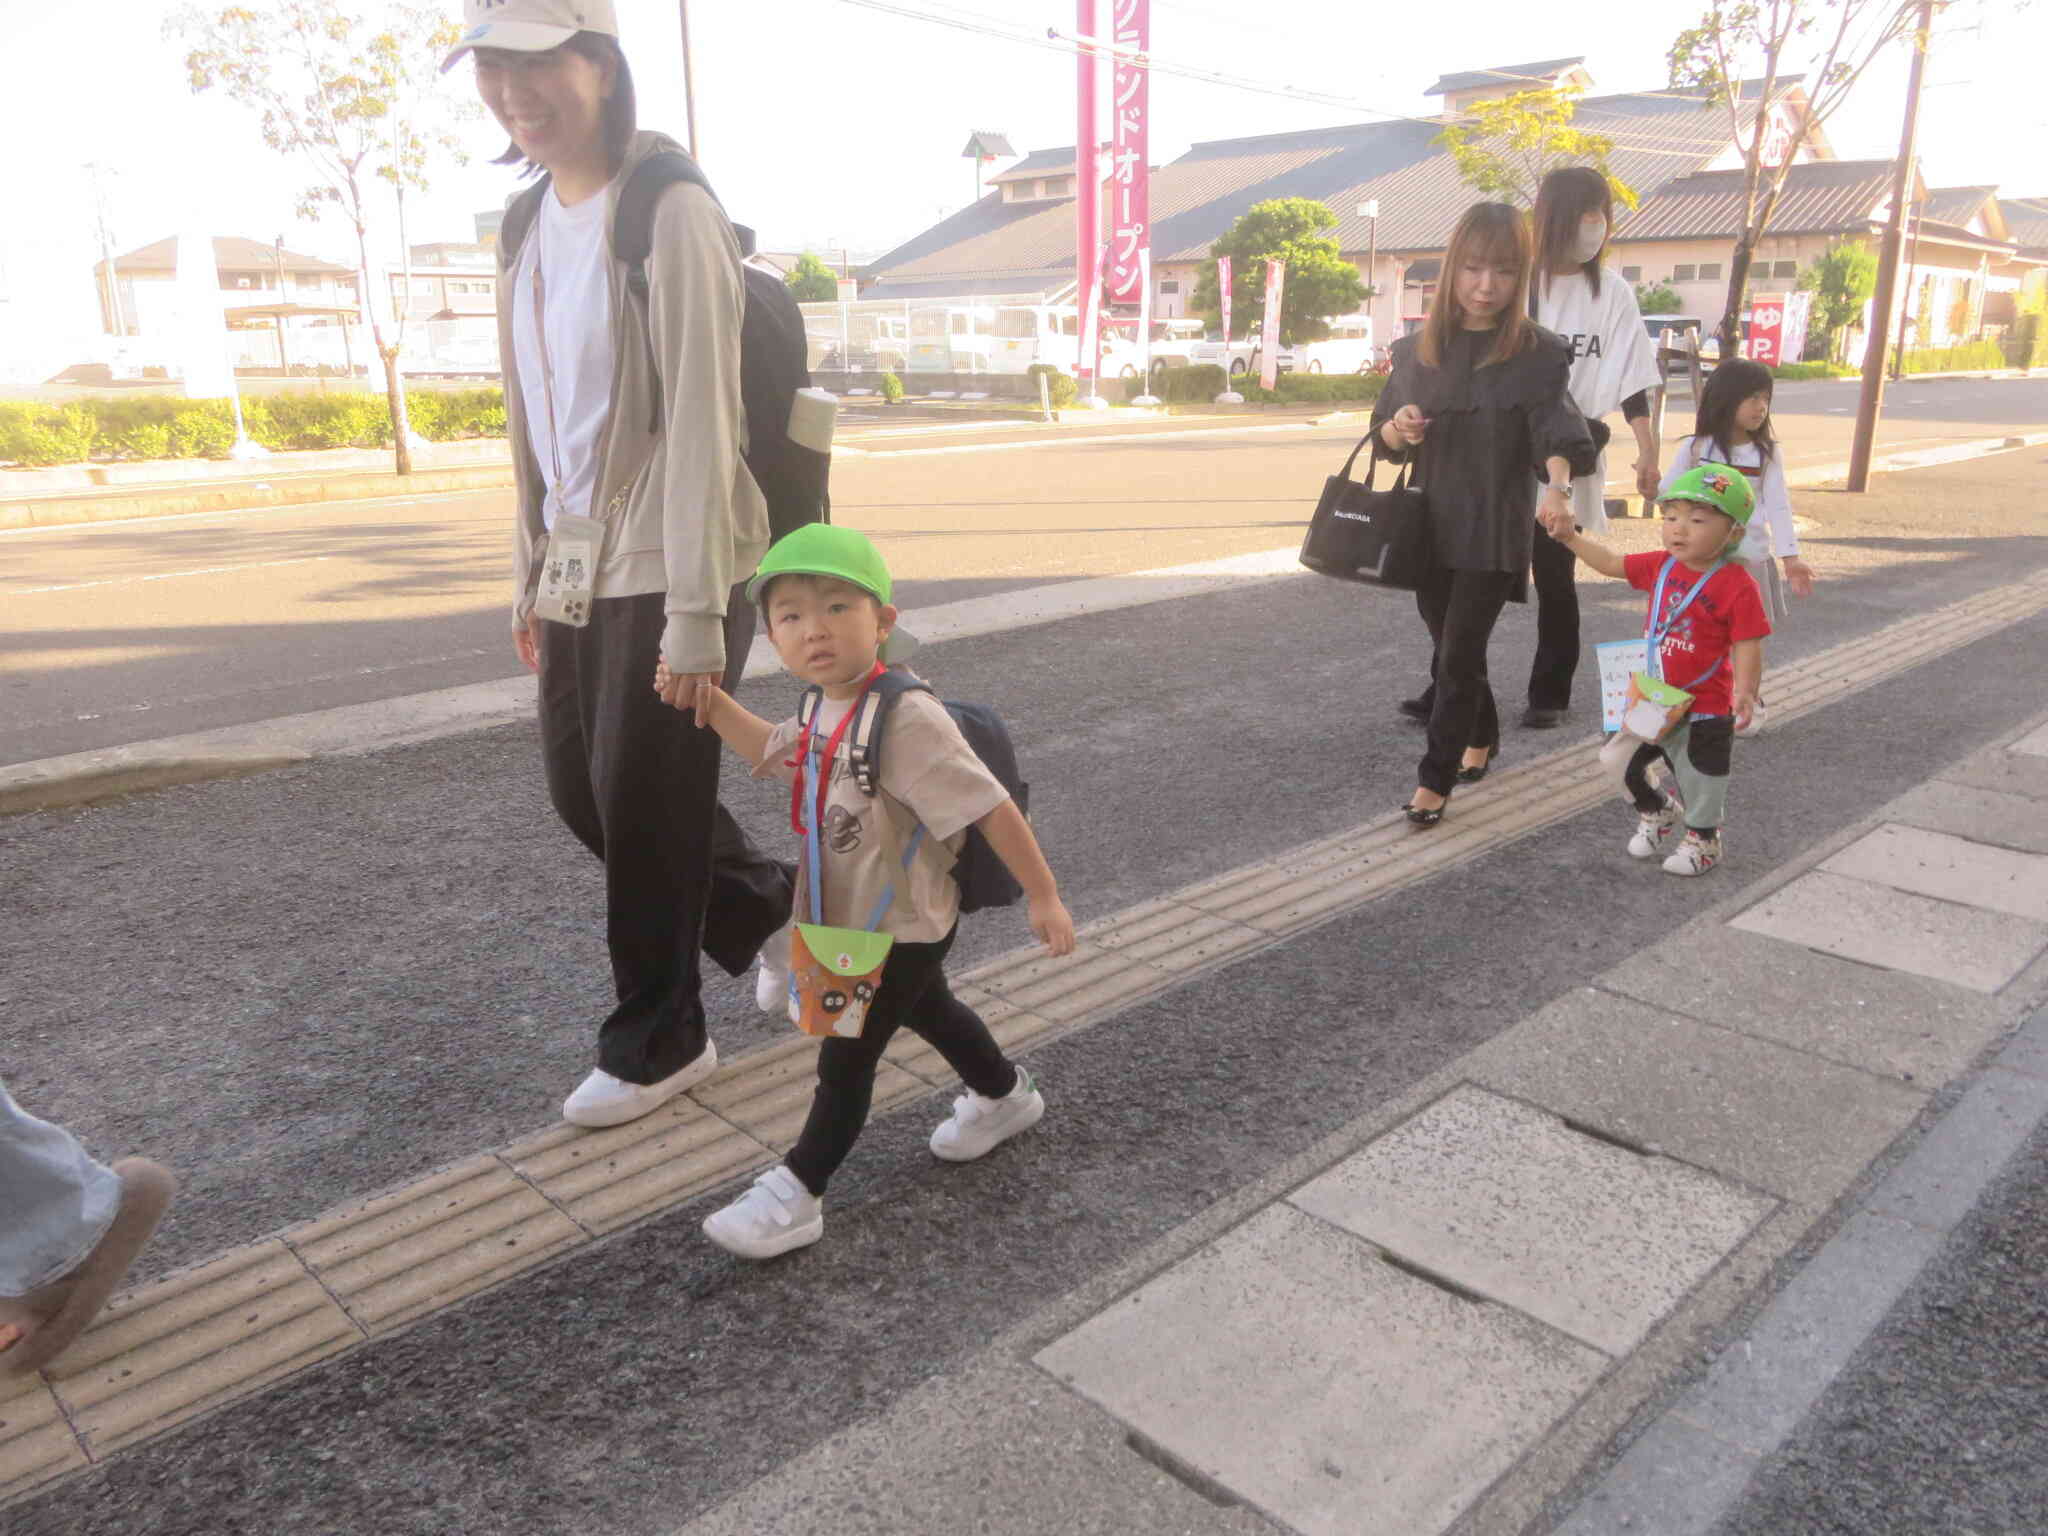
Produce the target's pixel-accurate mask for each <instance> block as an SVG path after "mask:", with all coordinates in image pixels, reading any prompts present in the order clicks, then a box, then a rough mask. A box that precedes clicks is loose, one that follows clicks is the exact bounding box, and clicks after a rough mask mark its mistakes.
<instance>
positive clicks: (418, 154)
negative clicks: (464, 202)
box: [165, 0, 475, 475]
mask: <svg viewBox="0 0 2048 1536" xmlns="http://www.w3.org/2000/svg"><path fill="white" fill-rule="evenodd" d="M165 31H166V32H167V33H168V34H169V35H170V36H172V37H174V38H177V39H181V40H183V41H184V42H185V43H186V44H187V45H188V51H187V53H186V55H185V71H186V74H187V77H188V78H189V80H190V82H191V86H192V91H193V93H194V94H195V95H198V94H202V93H204V92H207V91H214V90H218V91H220V92H221V93H222V94H223V95H225V96H227V97H228V99H229V100H231V101H234V102H236V103H237V104H239V105H241V106H244V107H246V108H248V109H249V110H250V111H252V112H254V113H256V114H257V115H258V117H259V118H260V120H261V122H262V131H263V142H264V143H266V144H267V145H269V146H270V148H272V149H273V150H275V151H277V153H279V154H281V155H284V156H286V157H287V158H289V159H291V160H293V161H294V162H296V163H297V164H298V165H299V166H300V167H301V168H302V169H303V170H304V171H306V172H307V173H308V177H309V179H308V181H307V183H306V185H305V187H304V189H303V190H302V191H301V192H300V194H299V202H298V210H297V211H298V214H299V217H301V218H303V219H307V220H309V221H311V220H318V219H319V218H320V216H321V214H322V213H323V212H325V211H327V210H328V209H330V208H331V209H335V210H338V211H339V212H340V214H341V216H342V217H343V218H344V219H345V220H346V221H347V222H348V224H349V225H350V227H351V228H352V229H353V230H354V232H355V238H356V281H357V282H358V284H360V291H361V294H362V305H363V309H364V311H365V313H366V314H367V315H368V316H369V322H370V336H371V340H372V342H373V344H374V345H375V347H376V351H377V356H378V358H379V359H380V360H381V361H382V362H383V365H384V394H385V399H386V402H387V403H388V405H389V407H390V411H391V429H392V433H391V435H392V442H393V445H394V451H395V454H396V461H397V469H398V472H399V473H400V474H402V475H403V474H410V473H411V472H412V450H411V441H410V440H411V436H412V433H411V423H410V422H409V420H408V419H407V415H406V408H405V386H404V383H403V381H402V380H401V379H400V377H399V372H398V357H399V349H400V347H401V346H402V345H403V343H404V326H405V311H406V309H407V308H408V304H407V302H405V300H409V299H410V292H409V290H410V288H411V282H410V271H411V253H410V251H409V250H407V251H406V252H405V253H404V255H403V256H402V258H401V268H400V269H401V273H402V274H404V280H405V285H406V288H407V290H408V292H407V293H406V294H405V295H404V296H403V299H402V300H401V302H400V303H399V304H397V305H396V306H395V308H396V316H395V322H394V324H393V325H391V326H390V327H388V328H387V326H386V324H385V319H384V308H385V305H384V299H385V295H384V294H383V292H382V291H381V288H380V286H379V284H378V282H377V279H376V276H375V266H374V264H373V262H372V261H371V254H370V253H371V250H372V247H373V241H372V238H371V232H372V230H373V228H375V227H377V225H378V224H379V222H380V221H379V219H378V218H377V217H376V214H375V211H374V210H375V206H376V204H377V203H379V202H381V198H379V197H378V194H379V193H380V192H383V191H387V190H388V191H389V192H390V193H391V194H392V196H393V199H394V205H395V206H394V211H395V215H396V225H397V234H398V240H399V244H400V245H401V247H403V246H404V245H405V199H406V194H407V192H408V191H414V192H418V191H424V190H425V189H426V188H427V186H428V172H429V170H430V169H431V168H432V166H433V165H434V163H435V162H436V160H437V159H440V158H442V157H446V158H449V159H453V160H457V161H459V160H460V159H461V157H462V154H461V149H460V146H459V145H458V144H457V142H456V139H455V133H454V128H455V124H456V123H457V122H459V121H460V120H461V119H462V118H463V117H464V116H465V115H473V113H474V110H475V109H474V107H473V105H471V104H467V103H463V102H459V101H457V100H456V99H455V98H454V96H453V93H452V92H451V91H450V90H449V89H448V87H447V86H446V85H445V84H444V83H443V82H442V80H441V77H440V75H439V72H438V65H439V62H440V59H441V56H442V55H443V54H445V53H446V52H447V50H448V49H449V48H451V47H453V46H454V45H455V41H456V39H457V38H458V37H459V36H460V29H459V27H457V25H456V24H455V23H454V22H452V21H450V20H448V19H447V18H446V16H445V15H444V13H443V10H442V8H441V7H440V6H438V5H434V4H430V3H425V0H371V4H370V5H369V6H367V7H358V6H354V5H349V6H344V5H343V4H342V3H341V0H248V3H247V4H238V5H230V6H227V7H225V8H223V9H220V10H207V9H201V8H199V7H198V6H191V7H188V8H186V9H185V10H183V11H181V12H178V13H177V14H175V15H173V16H172V17H171V19H170V20H169V21H168V22H167V23H166V24H165Z"/></svg>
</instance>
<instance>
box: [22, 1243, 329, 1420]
mask: <svg viewBox="0 0 2048 1536" xmlns="http://www.w3.org/2000/svg"><path fill="white" fill-rule="evenodd" d="M362 1337H363V1335H362V1332H361V1330H360V1329H358V1328H357V1327H356V1325H355V1324H354V1323H352V1322H350V1321H349V1319H348V1317H347V1315H346V1314H344V1313H343V1311H342V1310H341V1308H340V1307H339V1306H338V1305H336V1303H335V1301H334V1298H333V1297H331V1296H329V1295H328V1294H327V1292H326V1291H325V1290H324V1289H323V1288H322V1287H321V1285H320V1284H319V1282H318V1281H316V1280H315V1279H314V1278H313V1277H312V1276H311V1275H309V1274H308V1273H307V1272H306V1269H305V1266H304V1265H302V1264H301V1263H300V1262H299V1261H298V1259H297V1258H296V1257H295V1256H294V1255H293V1254H292V1253H291V1251H290V1250H289V1249H287V1248H286V1247H285V1246H284V1244H282V1243H280V1242H277V1241H275V1240H272V1241H270V1242H263V1243H256V1244H254V1245H252V1246H250V1247H248V1248H244V1249H240V1250H238V1251H237V1252H234V1253H230V1254H226V1255H223V1256H222V1257H221V1258H219V1259H216V1260H215V1261H214V1262H212V1263H211V1264H206V1265H202V1266H201V1267H200V1268H198V1269H195V1270H191V1271H189V1272H187V1273H185V1274H183V1275H174V1276H172V1277H170V1278H169V1279H167V1280H164V1281H162V1282H160V1283H159V1284H156V1285H153V1286H149V1287H147V1288H146V1289H144V1290H141V1291H138V1292H136V1293H134V1294H133V1295H131V1296H128V1297H126V1298H124V1299H119V1300H116V1301H115V1302H114V1303H113V1304H112V1305H111V1306H109V1307H108V1308H107V1310H106V1311H105V1312H103V1313H102V1314H101V1315H100V1320H99V1322H98V1323H96V1324H95V1325H94V1326H93V1327H92V1328H91V1329H89V1330H88V1331H87V1332H86V1334H85V1336H84V1337H83V1338H81V1339H80V1340H79V1341H78V1342H77V1343H76V1344H74V1345H73V1346H72V1347H71V1348H70V1349H69V1350H68V1351H66V1353H65V1355H64V1357H63V1358H62V1359H61V1360H59V1361H58V1362H57V1363H56V1365H54V1366H53V1367H51V1368H50V1370H49V1371H48V1372H47V1373H46V1374H47V1375H48V1377H49V1379H50V1382H51V1384H52V1385H53V1386H54V1387H56V1389H57V1396H58V1398H59V1400H60V1401H61V1402H62V1403H63V1404H64V1407H65V1410H66V1412H67V1413H68V1414H69V1415H70V1418H71V1422H72V1423H73V1424H75V1425H76V1426H77V1428H78V1431H79V1433H80V1435H81V1436H83V1437H84V1439H85V1442H86V1444H87V1446H88V1447H89V1448H90V1449H91V1451H92V1453H93V1454H94V1455H95V1456H99V1455H104V1454H105V1453H106V1452H108V1451H111V1450H114V1449H117V1448H118V1447H120V1446H123V1445H126V1444H127V1443H128V1442H129V1441H131V1440H138V1439H141V1438H142V1437H144V1436H146V1435H148V1434H151V1433H153V1432H154V1431H155V1430H156V1429H157V1428H158V1427H160V1426H162V1425H164V1424H170V1423H175V1422H177V1421H178V1420H180V1419H184V1418H189V1417H191V1416H192V1415H193V1414H194V1413H198V1412H201V1411H203V1410H204V1409H206V1408H209V1407H212V1406H214V1405H215V1404H217V1403H222V1402H227V1401H229V1400H230V1399H233V1398H237V1397H242V1396H246V1395H247V1394H248V1393H251V1392H254V1391H255V1390H257V1389H258V1388H259V1387H262V1386H264V1385H266V1384H268V1383H269V1382H272V1381H275V1380H277V1379H278V1378H279V1377H281V1376H285V1375H288V1374H290V1373H291V1372H293V1371H296V1370H298V1369H299V1368H300V1367H302V1366H305V1365H310V1364H311V1363H312V1362H313V1361H315V1360H321V1359H324V1358H326V1357H327V1356H328V1355H331V1354H334V1353H335V1352H337V1351H339V1350H343V1349H347V1348H349V1347H350V1346H352V1345H354V1344H357V1343H359V1342H361V1340H362Z"/></svg>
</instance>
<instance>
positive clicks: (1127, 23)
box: [1109, 0, 1152, 304]
mask: <svg viewBox="0 0 2048 1536" xmlns="http://www.w3.org/2000/svg"><path fill="white" fill-rule="evenodd" d="M1110 11H1111V14H1112V17H1113V24H1112V27H1111V40H1112V41H1113V42H1114V43H1115V44H1116V47H1117V53H1116V67H1115V69H1114V70H1113V71H1112V73H1111V77H1110V79H1111V87H1110V99H1111V106H1110V112H1111V115H1112V118H1113V127H1112V132H1111V135H1110V217H1109V250H1110V255H1109V299H1110V302H1111V303H1112V304H1136V303H1138V302H1139V301H1140V300H1141V299H1142V298H1143V296H1144V283H1145V262H1144V261H1143V260H1142V259H1141V258H1140V252H1145V251H1150V250H1151V248H1152V169H1151V161H1150V159H1149V158H1148V151H1149V149H1150V147H1151V115H1152V106H1151V97H1152V69H1151V61H1150V59H1149V58H1148V57H1147V54H1148V52H1149V50H1150V49H1151V47H1152V0H1110Z"/></svg>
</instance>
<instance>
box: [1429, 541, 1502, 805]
mask: <svg viewBox="0 0 2048 1536" xmlns="http://www.w3.org/2000/svg"><path fill="white" fill-rule="evenodd" d="M1514 585H1515V577H1514V574H1513V573H1512V572H1509V571H1450V570H1444V569H1443V568H1441V567H1439V568H1437V569H1436V570H1433V571H1431V572H1430V573H1429V576H1428V577H1427V578H1426V579H1425V580H1424V581H1423V583H1422V585H1421V587H1420V588H1418V589H1417V590H1416V593H1415V606H1416V608H1417V610H1418V611H1420V613H1421V614H1422V622H1423V623H1425V624H1427V625H1428V626H1429V638H1430V639H1431V640H1433V641H1435V642H1436V654H1435V655H1434V656H1433V657H1432V658H1431V660H1430V664H1429V678H1430V687H1431V689H1432V690H1433V693H1434V698H1433V700H1432V702H1431V705H1430V711H1429V745H1428V747H1427V748H1426V749H1425V750H1424V752H1423V754H1422V761H1421V763H1419V764H1418V765H1417V766H1416V770H1415V782H1416V783H1417V784H1419V785H1421V786H1422V787H1423V788H1424V789H1427V790H1431V791H1433V792H1434V793H1436V794H1439V795H1448V794H1449V793H1450V792H1451V790H1452V788H1453V787H1454V786H1455V785H1456V784H1457V782H1458V766H1459V764H1460V763H1461V762H1462V761H1463V760H1464V756H1465V749H1466V748H1467V747H1494V746H1498V745H1499V743H1500V714H1499V712H1498V711H1497V710H1496V709H1495V708H1494V703H1493V688H1492V685H1491V684H1489V683H1488V682H1487V678H1486V643H1487V641H1488V640H1490V639H1492V638H1493V626H1494V622H1495V620H1497V619H1499V617H1500V611H1501V609H1502V607H1504V606H1505V605H1506V603H1507V600H1508V593H1509V592H1511V591H1513V590H1514Z"/></svg>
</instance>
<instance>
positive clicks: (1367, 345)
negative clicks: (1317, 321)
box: [1280, 315, 1374, 373]
mask: <svg viewBox="0 0 2048 1536" xmlns="http://www.w3.org/2000/svg"><path fill="white" fill-rule="evenodd" d="M1373 360H1374V351H1373V344H1372V316H1370V315H1339V316H1337V317H1336V318H1335V319H1333V320H1332V321H1330V334H1329V335H1327V336H1325V337H1324V338H1323V339H1322V340H1321V341H1305V342H1302V343H1301V344H1299V345H1298V346H1293V347H1289V348H1288V349H1287V350H1286V351H1284V352H1282V353H1281V354H1280V371H1281V372H1282V373H1289V372H1293V371H1295V370H1299V371H1301V372H1303V373H1369V372H1371V371H1372V365H1373Z"/></svg>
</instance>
